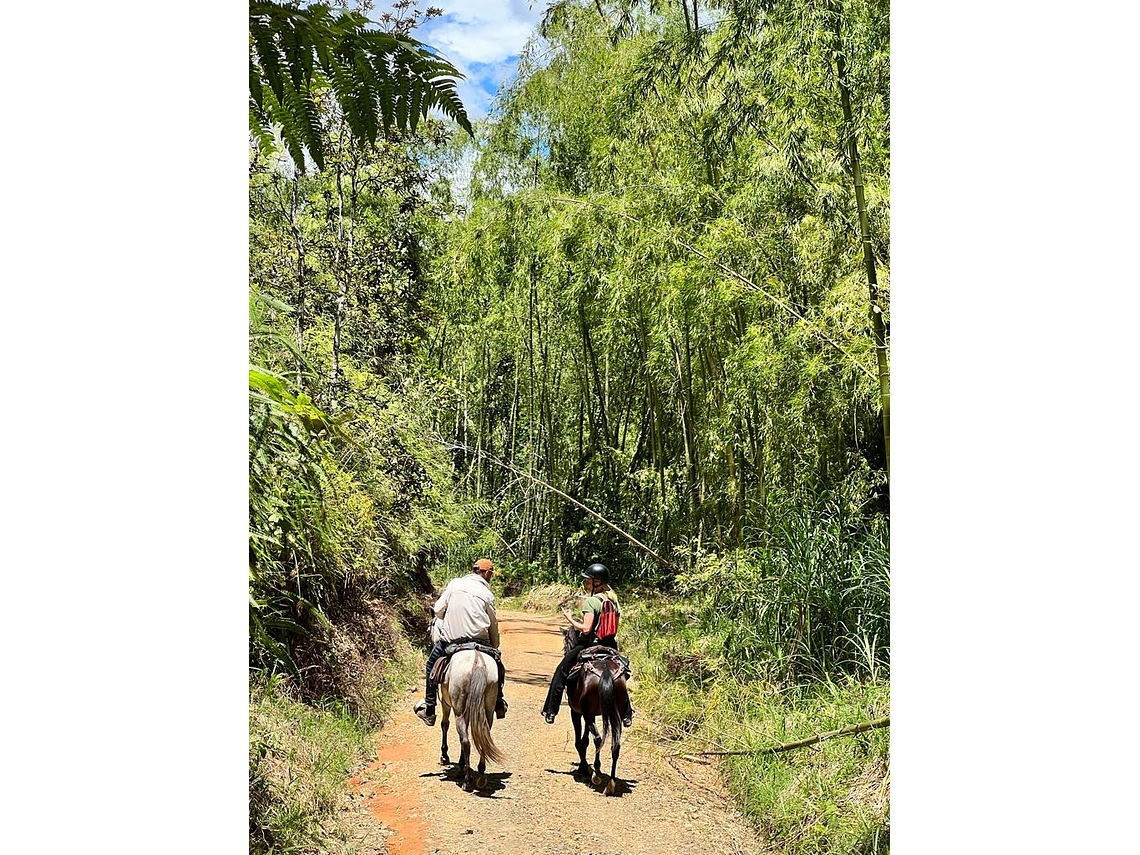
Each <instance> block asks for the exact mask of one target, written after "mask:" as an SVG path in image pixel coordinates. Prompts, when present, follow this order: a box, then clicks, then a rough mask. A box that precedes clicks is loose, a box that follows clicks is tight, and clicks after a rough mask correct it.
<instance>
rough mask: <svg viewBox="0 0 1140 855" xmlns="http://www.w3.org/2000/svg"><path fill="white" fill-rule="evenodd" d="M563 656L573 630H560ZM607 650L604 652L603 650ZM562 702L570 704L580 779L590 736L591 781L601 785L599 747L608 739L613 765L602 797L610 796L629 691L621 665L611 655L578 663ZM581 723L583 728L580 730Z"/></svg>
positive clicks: (586, 766)
mask: <svg viewBox="0 0 1140 855" xmlns="http://www.w3.org/2000/svg"><path fill="white" fill-rule="evenodd" d="M562 634H563V636H564V644H563V653H564V654H565V653H569V652H570V648H571V647H573V646H574V644H575V643H576V642H577V640H578V630H576V629H574V628H573V627H564V628H563V630H562ZM604 649H607V650H608V648H604ZM566 700H567V702H568V703H569V704H570V718H571V720H572V721H573V722H574V747H575V748H577V749H578V759H579V763H578V770H579V772H581V773H582V774H583V775H584V774H587V773H588V772H589V771H590V766H589V764H588V763H587V762H586V740H587V739H588V738H589V736H590V735H591V734H593V737H594V774H593V776H592V777H591V781H592V782H593V783H594V784H595V785H597V784H600V783H601V782H602V770H601V763H600V758H601V753H602V743H603V742H605V741H606V737H607V736H610V737H611V742H610V755H611V756H612V757H613V762H612V763H611V764H610V779H609V781H608V782H607V783H606V795H607V796H612V795H613V794H614V790H615V789H617V785H616V784H615V781H616V779H617V762H618V755H619V754H621V728H622V724H621V710H625V709H628V707H629V691H628V690H627V689H626V685H625V665H624V664H623V663H622V661H621V660H620V659H618V657H617V651H614V655H612V656H608V657H605V658H599V659H591V660H588V661H586V662H583V663H582V670H581V671H580V672H579V674H578V676H577V677H576V678H575V679H574V681H573V682H571V683H568V684H567V686H566ZM598 717H601V719H602V733H601V735H600V736H599V735H598V728H597V726H596V725H595V724H594V720H595V719H596V718H598ZM583 719H585V727H583V726H582V724H583V721H582V720H583Z"/></svg>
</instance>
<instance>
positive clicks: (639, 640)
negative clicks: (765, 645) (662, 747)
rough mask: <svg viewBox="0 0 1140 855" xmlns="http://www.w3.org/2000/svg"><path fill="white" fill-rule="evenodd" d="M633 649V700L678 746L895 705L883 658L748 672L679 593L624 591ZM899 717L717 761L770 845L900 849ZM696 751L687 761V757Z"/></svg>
mask: <svg viewBox="0 0 1140 855" xmlns="http://www.w3.org/2000/svg"><path fill="white" fill-rule="evenodd" d="M623 602H625V603H626V608H625V610H624V612H623V636H622V640H623V644H622V647H623V650H624V651H625V652H626V654H627V655H629V656H630V658H631V660H632V665H633V670H634V683H633V685H632V686H631V688H632V690H633V697H634V704H635V706H636V708H637V710H638V717H639V718H640V720H641V723H642V726H643V727H644V728H646V729H647V730H648V731H649V734H650V736H651V738H655V739H656V740H657V741H659V742H663V743H665V744H667V745H669V746H670V748H669V750H670V752H671V753H687V752H695V751H715V750H721V751H751V750H755V749H759V748H767V747H771V746H774V745H777V744H787V743H789V742H795V741H798V740H801V739H805V738H808V737H811V736H815V735H817V734H820V733H825V732H828V731H833V730H838V729H840V728H843V727H846V726H848V725H853V724H858V723H860V722H864V721H869V720H872V719H878V718H882V717H884V716H887V715H889V713H890V682H889V678H888V677H887V675H886V672H885V669H881V668H880V669H877V670H876V672H875V675H874V678H871V677H870V676H869V675H867V674H863V675H861V676H858V677H857V676H853V675H846V676H835V675H833V676H830V677H828V676H824V677H822V678H820V677H816V678H811V679H806V678H805V679H804V680H802V681H801V682H799V683H796V684H790V683H787V682H784V681H777V680H775V679H766V680H765V679H758V678H754V677H750V676H749V672H748V670H747V669H745V670H743V671H742V670H741V669H738V668H734V667H731V664H730V663H728V662H726V660H725V658H724V650H725V647H724V637H725V636H724V634H723V632H721V633H717V632H716V631H715V627H714V626H712V625H711V624H710V623H709V622H707V621H705V620H702V619H701V617H700V611H701V609H700V606H699V605H697V604H694V603H692V602H690V601H684V600H680V599H675V598H670V599H664V600H663V599H659V598H654V599H649V598H645V599H641V598H635V597H631V598H628V599H627V600H623ZM889 747H890V735H889V728H880V729H875V730H870V731H865V732H863V733H860V734H856V735H853V736H843V737H838V738H834V739H829V740H825V741H823V742H821V743H819V744H817V745H814V746H809V747H805V748H800V749H795V750H792V751H788V752H783V753H780V754H768V755H762V754H748V755H743V756H727V757H723V758H719V757H706V758H698V762H712V763H715V764H717V765H718V767H719V771H720V773H721V776H722V778H723V780H724V781H725V783H726V785H727V786H728V788H729V790H730V792H731V793H732V794H733V796H734V798H735V800H736V803H737V806H738V807H739V808H740V810H741V812H742V813H743V814H744V815H745V816H746V817H747V818H748V820H749V821H750V822H751V823H752V824H753V825H754V827H756V828H757V830H758V831H759V833H760V836H761V838H762V839H763V840H764V842H765V845H766V848H767V849H768V850H769V851H773V852H779V853H786V855H817V853H825V852H826V853H849V854H850V855H856V853H860V854H861V853H882V852H889V850H890V812H889V805H890V784H889V780H890V778H889V768H890V766H889V762H890V761H889ZM679 762H682V763H684V762H689V761H684V760H682V761H679Z"/></svg>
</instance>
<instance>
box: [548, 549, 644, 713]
mask: <svg viewBox="0 0 1140 855" xmlns="http://www.w3.org/2000/svg"><path fill="white" fill-rule="evenodd" d="M582 578H583V579H584V580H585V581H584V585H585V588H586V593H587V594H588V596H587V597H586V598H585V600H584V601H583V603H582V621H581V623H579V622H578V621H576V620H574V616H573V615H572V614H571V613H570V612H569V611H568V610H566V609H563V610H562V614H564V615H565V616H566V619H567V620H568V621H570V625H571V626H572V627H574V628H575V629H577V630H578V631H579V633H580V635H579V636H578V641H577V643H576V644H574V645H573V646H572V647H571V648H570V649H569V650H568V651H567V652H566V655H565V656H563V657H562V661H561V662H559V663H558V667H557V668H555V669H554V676H553V677H552V678H551V679H550V690H549V691H548V692H547V693H546V703H545V704H544V705H543V708H542V714H543V715H544V716H545V717H546V723H547V724H554V718H555V716H557V715H558V708H559V707H560V706H561V705H562V694H563V693H564V692H565V691H566V675H567V673H568V672H569V671H570V669H571V668H572V667H574V664H575V663H576V662H577V661H578V654H579V653H581V652H582V651H583V650H585V649H586V648H587V647H593V646H595V645H599V644H600V645H602V646H604V647H611V648H613V649H614V650H617V649H618V646H617V633H616V627H615V631H614V633H613V634H610V635H608V636H606V637H605V638H598V637H597V633H596V632H595V629H596V627H597V626H598V621H599V619H600V617H601V614H602V601H603V600H608V601H609V602H610V603H612V604H613V608H614V611H615V612H616V613H617V617H618V621H619V622H620V619H621V606H620V605H619V604H618V600H617V596H616V595H615V594H614V592H613V591H611V590H610V586H609V581H610V571H609V568H607V567H606V565H605V564H591V565H590V566H589V567H587V568H586V570H585V572H584V573H582ZM626 707H627V708H626V710H625V712H624V713H623V715H622V724H623V725H624V726H625V727H629V726H630V725H631V724H632V723H633V707H632V706H630V705H629V704H628V702H627V704H626Z"/></svg>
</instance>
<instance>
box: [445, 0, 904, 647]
mask: <svg viewBox="0 0 1140 855" xmlns="http://www.w3.org/2000/svg"><path fill="white" fill-rule="evenodd" d="M654 8H655V10H656V12H654V11H650V10H647V9H643V8H642V7H640V6H637V5H636V4H635V5H634V6H630V7H628V8H625V7H622V8H621V9H618V8H617V7H615V6H613V5H612V4H603V9H608V10H609V12H610V14H607V15H606V16H605V17H603V16H602V15H600V14H599V10H598V7H597V6H596V4H593V3H585V2H580V3H571V2H563V3H558V4H555V6H553V7H552V8H551V10H550V12H549V13H548V15H547V17H546V23H545V26H544V29H543V33H544V38H543V39H538V40H536V41H534V42H533V43H532V44H531V46H530V47H529V48H528V50H527V52H526V53H525V55H524V57H523V60H522V63H521V66H520V75H519V78H518V80H517V81H516V82H515V83H514V85H513V86H512V87H511V88H510V89H509V91H508V92H506V94H505V95H504V97H503V98H502V102H501V106H500V115H498V116H497V117H496V120H495V121H494V122H493V123H491V124H490V125H489V126H488V127H487V129H486V130H485V131H484V133H483V134H482V137H481V141H480V145H479V147H478V151H477V160H476V165H475V170H474V175H473V178H472V182H471V191H470V197H471V198H470V210H469V212H468V214H467V216H466V217H465V218H464V219H462V220H461V221H459V222H456V223H454V224H452V227H451V228H450V229H449V231H448V232H447V245H446V247H445V248H444V250H443V251H441V252H440V253H438V254H437V255H436V256H435V257H434V258H433V259H432V271H433V276H434V282H435V290H434V291H433V292H432V299H433V300H434V301H435V302H436V303H437V304H438V306H439V310H440V313H441V315H442V319H441V322H440V323H439V324H438V325H437V326H436V327H435V329H434V330H433V331H432V333H433V335H432V338H431V339H430V341H429V342H428V348H429V351H430V355H431V360H432V361H433V362H435V363H436V364H438V365H439V366H440V368H441V370H442V371H443V372H444V373H445V374H446V375H447V376H448V377H449V378H450V379H451V380H452V381H453V382H454V383H455V384H456V386H457V388H458V391H459V394H458V396H457V398H456V399H455V400H454V402H448V403H449V404H450V406H447V407H444V408H442V409H441V410H440V412H439V414H438V422H439V426H440V431H441V432H442V433H443V434H444V435H445V436H446V437H447V438H449V439H451V440H454V442H455V444H456V445H457V446H462V447H464V448H465V449H469V450H464V449H463V448H461V449H460V450H459V451H458V452H457V453H456V467H457V470H458V471H459V473H460V474H461V476H462V478H463V482H464V484H465V486H466V488H467V489H469V490H470V491H471V492H473V493H474V494H475V495H476V496H478V497H480V498H483V499H485V500H487V501H488V502H489V503H490V504H491V505H492V507H493V509H494V510H493V516H492V518H491V524H492V525H493V526H494V527H495V528H496V530H497V531H498V532H499V533H500V534H501V535H502V536H503V538H504V540H505V541H506V542H507V543H508V544H509V546H510V550H511V553H512V555H513V560H514V561H516V562H519V563H521V564H523V565H529V567H530V568H532V572H533V574H534V576H535V578H540V579H549V578H551V577H554V576H557V575H558V574H561V573H565V571H564V570H563V569H562V568H563V567H564V566H566V565H574V566H577V565H578V564H580V563H582V562H584V561H587V560H589V559H590V558H591V557H593V556H595V555H602V556H605V557H606V558H607V560H608V561H609V562H610V563H611V565H612V566H615V567H616V568H617V569H618V570H619V577H618V578H619V579H620V580H621V581H622V582H624V583H629V582H631V581H638V582H650V583H655V584H656V583H663V584H667V585H668V584H671V583H672V581H673V578H674V576H675V570H674V569H672V568H668V567H665V566H663V565H662V564H661V563H659V562H655V561H653V560H650V559H648V558H646V556H645V555H643V554H641V553H638V552H637V551H636V550H633V549H631V548H630V547H629V544H628V543H626V542H625V541H624V540H623V539H622V538H621V537H620V536H619V535H617V534H615V533H614V532H612V531H611V530H609V529H607V528H606V527H604V526H603V525H602V524H601V523H600V522H598V521H597V520H595V519H593V518H591V517H589V516H588V515H586V514H584V513H583V512H581V511H580V510H578V509H576V508H574V507H573V506H571V505H569V504H567V503H566V502H565V501H563V500H561V499H559V498H557V497H555V496H552V495H551V494H550V493H549V491H547V490H545V489H544V488H542V487H540V486H537V485H535V484H534V483H532V482H530V481H528V480H527V479H524V478H519V477H518V476H517V474H516V473H514V472H512V471H509V470H507V469H504V468H503V467H501V466H498V465H496V463H495V462H494V460H503V461H507V462H509V463H510V464H512V465H514V466H516V467H518V468H519V469H522V470H525V471H527V472H530V473H533V474H535V475H538V476H540V477H542V478H543V479H545V480H547V481H548V482H550V483H551V484H553V485H555V486H558V487H560V488H561V489H563V490H565V491H567V492H568V493H570V494H572V495H574V496H577V497H579V498H584V499H587V500H588V504H589V505H590V506H591V507H593V508H594V509H596V510H598V511H599V512H600V513H602V514H603V516H605V517H606V518H607V519H609V520H611V521H613V522H615V523H617V524H618V525H620V526H621V527H622V528H624V529H625V530H627V531H629V532H633V533H636V535H637V536H638V538H639V539H641V540H643V541H644V542H646V543H647V544H649V545H651V546H652V547H653V548H654V549H655V550H656V551H658V552H659V553H661V554H663V555H665V556H666V557H667V558H668V559H669V560H670V561H671V562H673V564H674V565H681V566H690V565H692V564H694V563H697V564H700V565H701V566H708V564H707V561H706V559H705V556H707V555H708V554H718V555H719V554H724V553H725V552H726V551H728V550H744V552H743V553H742V554H743V555H758V554H760V553H759V552H757V550H761V551H762V550H764V549H766V548H767V547H768V544H769V542H770V541H771V540H772V538H773V537H777V538H778V537H779V532H780V531H781V529H782V527H784V526H785V525H786V524H788V523H786V522H785V521H784V520H782V519H781V518H780V516H779V515H780V514H781V513H782V512H783V510H784V509H789V508H795V507H796V506H797V505H801V504H803V503H805V502H806V503H809V504H816V503H817V502H830V503H831V504H832V505H833V506H835V507H837V508H839V509H840V510H841V512H842V514H843V518H844V523H843V525H844V526H845V527H846V530H848V531H851V532H860V531H877V530H878V529H879V528H880V527H881V522H877V521H876V520H878V519H879V518H881V517H883V515H884V512H885V507H886V502H885V494H886V463H887V461H886V453H885V443H884V435H883V419H881V415H882V413H881V406H880V404H881V403H882V393H883V391H884V388H883V386H882V383H881V382H880V378H879V377H878V376H877V374H878V371H877V366H876V357H875V354H876V345H875V339H874V335H873V329H872V326H873V325H872V323H871V321H870V318H871V314H872V313H871V310H870V299H869V296H868V282H867V274H866V267H865V263H864V257H863V255H862V252H861V244H860V232H859V227H858V222H859V217H858V211H857V205H856V198H855V192H854V183H853V179H852V176H851V174H850V172H849V170H848V166H849V165H850V164H849V156H848V153H849V150H850V147H849V146H848V145H847V143H848V142H849V140H850V137H851V134H855V136H856V137H857V138H858V140H859V143H860V149H861V157H862V176H863V181H864V184H865V191H866V198H867V207H868V211H867V216H868V222H869V228H870V232H871V246H872V250H873V254H874V259H875V265H876V268H877V274H878V288H879V291H878V292H877V297H876V299H877V300H878V301H879V302H880V303H881V304H882V305H881V306H880V308H882V309H883V310H885V309H886V308H887V298H888V289H887V282H888V278H889V277H888V273H889V268H888V263H889V228H888V213H889V212H888V204H889V202H888V199H889V114H888V102H887V99H886V94H887V83H888V76H887V74H888V73H887V52H888V49H889V42H888V30H887V7H886V4H881V3H865V2H858V3H850V2H848V3H838V2H834V3H812V2H795V3H773V4H760V3H752V4H746V3H730V4H726V5H725V6H724V7H715V8H714V10H715V11H716V14H715V15H708V14H706V16H705V21H704V23H701V24H700V25H699V26H694V23H693V21H692V20H691V18H690V12H691V11H693V10H690V9H689V8H688V6H685V7H684V15H682V13H681V9H679V8H677V7H666V6H665V5H664V4H656V5H655V7H654ZM617 12H621V14H620V15H617V14H614V13H617ZM615 27H617V29H615ZM837 33H838V34H839V36H837ZM837 45H839V46H841V47H842V52H843V53H842V55H843V56H844V57H845V60H846V64H845V66H844V80H846V81H847V84H848V88H849V90H850V92H849V94H850V97H851V98H852V99H853V104H854V111H853V115H854V119H853V121H852V123H850V124H848V123H846V122H845V120H844V118H843V109H842V104H841V101H842V98H841V93H840V91H839V85H838V79H839V78H838V76H837V73H836V59H835V57H836V48H837ZM883 379H885V378H883ZM862 537H863V535H861V534H855V539H856V540H860V539H861V538H862ZM752 563H755V562H752ZM717 566H720V565H717ZM756 566H758V567H759V566H760V565H759V564H757V565H756ZM760 572H761V575H763V573H764V572H767V571H765V570H761V571H760ZM805 572H806V571H805ZM709 584H710V585H715V584H719V583H718V582H717V581H716V580H712V579H710V580H709ZM883 619H884V621H885V615H884V618H883ZM878 629H882V630H885V626H883V627H878ZM843 631H844V632H851V631H853V628H852V627H847V628H846V629H845V630H843ZM883 636H885V631H884V632H881V633H880V639H879V642H878V643H879V644H882V643H883V642H884V638H883Z"/></svg>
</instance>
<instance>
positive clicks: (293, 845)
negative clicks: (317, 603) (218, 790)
mask: <svg viewBox="0 0 1140 855" xmlns="http://www.w3.org/2000/svg"><path fill="white" fill-rule="evenodd" d="M393 635H394V639H393V646H392V649H391V651H390V653H389V656H387V657H385V658H384V659H383V660H381V659H379V658H377V657H376V656H375V655H374V652H373V655H372V656H370V657H368V658H367V661H366V662H365V664H366V665H367V667H366V668H363V669H362V670H361V671H360V673H359V674H358V675H357V676H356V678H355V679H354V681H353V683H352V686H351V691H347V692H345V694H346V695H348V697H340V698H338V697H333V696H327V697H325V698H323V699H321V700H319V701H312V700H308V701H306V700H302V697H303V696H306V695H307V692H305V691H304V689H303V688H302V687H299V686H297V685H296V684H295V683H294V682H293V680H292V678H290V677H289V676H286V675H282V674H267V673H266V672H264V671H253V672H251V678H250V693H249V851H250V852H251V853H255V855H292V853H306V855H307V853H315V852H329V853H334V855H348V853H351V852H353V851H355V846H354V844H353V834H352V831H351V825H350V823H349V821H348V818H349V816H350V814H349V813H348V810H349V807H350V805H349V799H348V789H347V786H346V779H347V778H348V776H349V775H350V774H351V773H352V771H353V769H354V768H356V767H357V766H358V765H359V764H360V763H361V762H362V761H364V760H365V759H366V757H367V752H368V751H369V750H370V736H371V734H372V733H373V731H374V730H375V729H376V727H377V726H378V725H380V724H381V723H382V722H383V721H384V719H386V718H387V717H388V715H389V714H390V713H391V710H392V707H393V705H394V704H395V703H396V701H397V700H398V699H399V698H400V697H401V696H402V694H403V691H404V690H405V689H406V688H407V686H408V685H410V684H412V683H413V682H414V681H415V680H417V679H418V678H419V676H420V674H422V669H423V657H422V655H420V654H419V653H418V652H416V651H415V650H414V649H413V648H412V646H411V645H410V644H409V643H408V641H407V640H406V639H405V638H404V637H403V635H402V633H399V631H398V630H397V631H395V632H394V633H393ZM349 661H351V662H353V663H354V664H357V663H359V662H361V661H363V660H361V659H360V657H359V653H358V651H356V650H355V649H354V650H353V651H352V658H351V659H350V660H349Z"/></svg>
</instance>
